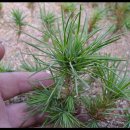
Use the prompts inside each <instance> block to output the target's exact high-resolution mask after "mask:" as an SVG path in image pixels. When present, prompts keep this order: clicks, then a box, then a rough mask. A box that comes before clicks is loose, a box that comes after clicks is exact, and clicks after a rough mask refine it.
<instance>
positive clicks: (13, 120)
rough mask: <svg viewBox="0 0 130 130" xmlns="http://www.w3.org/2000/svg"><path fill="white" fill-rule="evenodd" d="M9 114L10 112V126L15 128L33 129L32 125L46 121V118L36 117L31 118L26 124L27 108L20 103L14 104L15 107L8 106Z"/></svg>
mask: <svg viewBox="0 0 130 130" xmlns="http://www.w3.org/2000/svg"><path fill="white" fill-rule="evenodd" d="M6 109H7V112H8V117H9V120H10V124H11V126H12V127H13V128H19V127H21V126H22V127H23V128H25V127H31V126H32V125H35V124H37V123H42V122H43V121H44V117H41V116H35V117H30V118H29V119H28V120H27V121H26V122H25V120H24V119H25V117H26V116H27V114H28V113H27V112H26V109H27V106H26V104H25V103H19V104H14V105H8V106H7V108H6Z"/></svg>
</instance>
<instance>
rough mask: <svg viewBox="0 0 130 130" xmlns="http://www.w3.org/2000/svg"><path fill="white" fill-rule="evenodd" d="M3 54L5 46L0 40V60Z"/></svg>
mask: <svg viewBox="0 0 130 130" xmlns="http://www.w3.org/2000/svg"><path fill="white" fill-rule="evenodd" d="M4 54H5V48H4V46H3V45H2V43H1V42H0V60H1V59H2V58H3V56H4Z"/></svg>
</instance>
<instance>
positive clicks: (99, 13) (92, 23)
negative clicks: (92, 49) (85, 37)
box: [88, 8, 104, 33]
mask: <svg viewBox="0 0 130 130" xmlns="http://www.w3.org/2000/svg"><path fill="white" fill-rule="evenodd" d="M103 13H104V10H100V9H99V8H97V9H94V10H93V12H92V14H91V16H90V19H89V21H88V33H90V32H92V31H93V30H94V29H95V28H97V24H98V23H99V21H100V20H102V18H103Z"/></svg>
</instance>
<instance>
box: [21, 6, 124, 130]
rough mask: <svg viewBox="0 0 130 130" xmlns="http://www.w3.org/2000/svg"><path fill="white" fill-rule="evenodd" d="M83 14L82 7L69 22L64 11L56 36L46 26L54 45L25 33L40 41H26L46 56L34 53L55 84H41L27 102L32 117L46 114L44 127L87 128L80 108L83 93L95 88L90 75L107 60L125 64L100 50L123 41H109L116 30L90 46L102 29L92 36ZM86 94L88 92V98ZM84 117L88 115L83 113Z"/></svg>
mask: <svg viewBox="0 0 130 130" xmlns="http://www.w3.org/2000/svg"><path fill="white" fill-rule="evenodd" d="M81 13H82V10H81V6H80V10H79V11H78V12H77V13H76V14H75V15H74V16H73V17H72V14H70V16H69V17H68V19H65V16H64V12H63V10H62V16H61V17H60V18H58V19H57V20H58V21H59V20H61V26H58V27H59V28H58V29H57V30H58V33H55V28H51V29H48V28H47V26H46V25H45V28H44V29H46V30H45V32H46V31H47V33H48V34H49V37H50V38H51V44H50V45H48V43H46V42H43V41H41V40H39V39H38V38H36V37H35V36H32V35H30V34H28V33H25V32H23V33H24V34H26V35H27V36H29V37H30V38H33V39H35V40H36V41H37V42H38V43H37V44H35V43H31V42H26V41H24V42H25V43H26V44H27V45H29V46H31V47H34V48H35V49H36V50H38V51H39V52H41V53H42V54H41V55H37V54H32V56H33V57H34V58H35V60H37V63H40V64H43V65H44V68H43V69H42V71H49V72H50V74H51V79H52V80H53V81H54V83H53V84H52V85H50V87H47V88H46V87H45V85H44V84H42V83H41V82H40V81H39V82H40V83H41V86H42V88H41V89H38V88H37V89H34V93H33V94H32V95H30V96H29V97H28V100H27V104H28V111H29V113H30V114H31V115H36V114H43V115H45V117H46V118H45V122H44V123H43V125H42V127H48V126H49V127H56V128H57V127H58V128H59V127H62V128H75V127H86V123H85V122H83V121H81V120H80V119H78V118H77V116H78V115H79V112H77V111H78V110H79V106H81V107H82V106H84V105H83V104H85V103H83V102H82V101H81V99H80V98H81V96H83V93H85V92H86V91H89V90H90V89H91V87H90V86H89V85H88V83H87V81H86V78H87V77H86V75H91V74H92V73H93V71H92V70H93V68H95V64H98V65H99V66H100V67H101V68H102V63H103V62H104V61H107V62H110V61H111V62H114V61H122V59H120V58H116V57H111V56H109V55H108V56H106V55H103V54H102V55H100V54H99V50H100V49H102V48H103V47H105V46H107V45H109V44H111V43H113V42H114V41H117V40H118V39H119V38H120V37H119V36H120V35H116V36H112V37H110V38H107V36H108V35H109V34H110V32H111V28H112V27H110V28H109V29H108V30H107V31H106V32H104V33H103V34H100V35H98V37H96V39H94V40H93V41H91V44H90V45H88V46H86V42H87V41H89V40H90V38H91V37H93V36H94V35H96V33H97V32H99V31H100V30H101V29H95V30H94V31H92V33H90V34H88V33H87V31H86V30H85V28H86V26H87V22H86V19H87V18H85V21H84V24H83V26H81ZM75 23H77V25H78V26H77V28H76V29H74V26H75ZM40 43H41V44H42V45H41V44H40ZM43 43H44V44H43ZM42 55H43V56H45V57H46V58H47V57H48V59H49V61H48V62H44V61H43V60H41V58H40V57H41V56H42ZM108 69H111V68H108ZM43 80H44V79H43ZM46 80H47V79H46ZM86 94H87V92H86V93H85V97H86ZM45 113H47V115H46V114H45ZM81 114H87V113H82V111H81Z"/></svg>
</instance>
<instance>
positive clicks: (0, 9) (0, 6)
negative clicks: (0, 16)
mask: <svg viewBox="0 0 130 130" xmlns="http://www.w3.org/2000/svg"><path fill="white" fill-rule="evenodd" d="M2 9H3V5H2V3H0V12H1V11H2Z"/></svg>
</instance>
